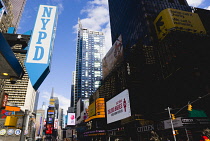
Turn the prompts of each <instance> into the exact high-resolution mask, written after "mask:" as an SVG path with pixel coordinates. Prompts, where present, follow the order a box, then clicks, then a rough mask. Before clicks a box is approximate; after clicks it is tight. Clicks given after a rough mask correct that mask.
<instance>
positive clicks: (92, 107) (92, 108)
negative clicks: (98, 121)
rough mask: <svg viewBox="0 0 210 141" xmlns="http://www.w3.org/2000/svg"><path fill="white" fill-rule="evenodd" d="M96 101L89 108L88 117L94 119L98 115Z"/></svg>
mask: <svg viewBox="0 0 210 141" xmlns="http://www.w3.org/2000/svg"><path fill="white" fill-rule="evenodd" d="M95 104H96V103H95V101H94V102H93V103H92V104H90V106H88V117H92V116H94V115H95V114H96V109H95Z"/></svg>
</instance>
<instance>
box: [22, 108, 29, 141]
mask: <svg viewBox="0 0 210 141" xmlns="http://www.w3.org/2000/svg"><path fill="white" fill-rule="evenodd" d="M28 112H29V111H28V110H27V109H26V110H25V113H24V116H23V124H22V131H21V135H20V141H25V137H24V133H25V130H26V121H27V117H28Z"/></svg>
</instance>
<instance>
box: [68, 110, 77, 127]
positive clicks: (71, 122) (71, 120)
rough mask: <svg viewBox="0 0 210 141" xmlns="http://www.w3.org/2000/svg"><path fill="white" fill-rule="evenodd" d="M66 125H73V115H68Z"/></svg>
mask: <svg viewBox="0 0 210 141" xmlns="http://www.w3.org/2000/svg"><path fill="white" fill-rule="evenodd" d="M67 125H75V113H68V119H67Z"/></svg>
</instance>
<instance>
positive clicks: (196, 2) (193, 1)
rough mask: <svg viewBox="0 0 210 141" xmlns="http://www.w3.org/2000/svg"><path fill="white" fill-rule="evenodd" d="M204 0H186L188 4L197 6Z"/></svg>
mask: <svg viewBox="0 0 210 141" xmlns="http://www.w3.org/2000/svg"><path fill="white" fill-rule="evenodd" d="M204 1H205V0H187V2H188V4H189V5H190V6H195V7H197V6H199V5H200V4H201V3H203V2H204Z"/></svg>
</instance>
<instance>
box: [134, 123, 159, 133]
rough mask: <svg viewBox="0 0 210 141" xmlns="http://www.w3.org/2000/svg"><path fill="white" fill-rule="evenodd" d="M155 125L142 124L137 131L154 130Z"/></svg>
mask: <svg viewBox="0 0 210 141" xmlns="http://www.w3.org/2000/svg"><path fill="white" fill-rule="evenodd" d="M154 129H155V128H154V125H153V124H152V125H147V126H141V127H137V132H147V131H152V130H154Z"/></svg>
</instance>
